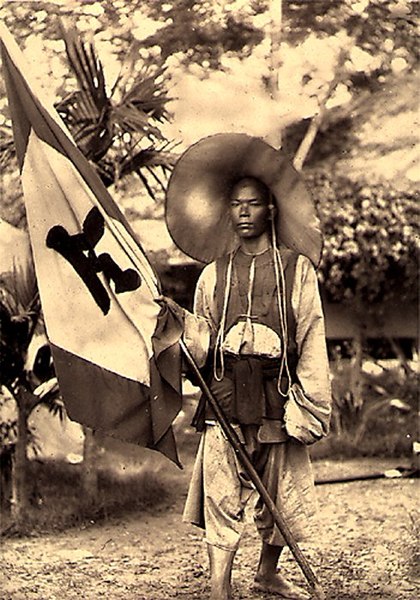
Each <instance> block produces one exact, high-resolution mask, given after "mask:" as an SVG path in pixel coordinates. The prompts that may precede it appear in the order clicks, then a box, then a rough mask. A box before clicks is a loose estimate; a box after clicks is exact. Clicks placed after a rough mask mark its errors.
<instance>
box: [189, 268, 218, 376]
mask: <svg viewBox="0 0 420 600" xmlns="http://www.w3.org/2000/svg"><path fill="white" fill-rule="evenodd" d="M215 281H216V269H215V265H214V263H212V264H210V265H208V266H207V267H205V268H204V269H203V272H202V273H201V275H200V277H199V279H198V282H197V286H196V289H195V295H194V313H190V312H188V311H187V310H185V311H184V335H183V338H184V341H185V344H186V345H187V348H188V350H189V351H190V352H191V354H192V355H193V357H194V359H195V361H196V363H197V365H198V366H199V367H202V366H203V365H204V363H205V362H206V358H207V354H208V351H209V347H210V339H211V336H212V333H213V332H214V331H215V329H216V324H215V320H214V287H215Z"/></svg>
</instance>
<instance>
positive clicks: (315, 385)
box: [292, 256, 331, 434]
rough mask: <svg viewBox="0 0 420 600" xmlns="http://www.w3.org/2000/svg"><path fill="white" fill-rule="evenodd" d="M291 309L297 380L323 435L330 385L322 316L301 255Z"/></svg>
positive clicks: (311, 270)
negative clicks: (294, 337)
mask: <svg viewBox="0 0 420 600" xmlns="http://www.w3.org/2000/svg"><path fill="white" fill-rule="evenodd" d="M292 308H293V311H294V313H295V317H296V343H297V350H298V357H299V358H298V364H297V376H298V380H299V383H300V385H301V387H302V390H303V392H304V395H305V397H306V398H307V400H308V402H309V403H311V404H312V407H311V408H313V410H314V413H315V414H316V415H317V417H318V418H319V419H320V420H321V422H322V423H321V425H322V430H323V432H324V434H325V433H327V432H328V429H329V421H330V415H331V384H330V375H329V364H328V355H327V346H326V339H325V325H324V315H323V310H322V305H321V298H320V294H319V289H318V281H317V277H316V273H315V269H314V268H313V266H312V263H311V262H310V261H309V259H307V258H306V257H304V256H299V258H298V261H297V264H296V274H295V283H294V287H293V292H292Z"/></svg>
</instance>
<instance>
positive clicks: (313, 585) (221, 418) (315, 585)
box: [180, 339, 325, 600]
mask: <svg viewBox="0 0 420 600" xmlns="http://www.w3.org/2000/svg"><path fill="white" fill-rule="evenodd" d="M180 347H181V350H182V352H183V354H184V357H185V359H186V361H187V363H188V365H189V367H190V368H191V370H192V372H193V373H194V375H195V377H196V378H197V381H198V383H199V386H200V388H201V390H202V392H203V393H204V394H205V396H206V398H207V400H208V402H209V404H210V406H211V408H212V409H213V411H214V414H215V416H216V419H217V420H218V422H219V424H220V426H221V428H222V430H223V432H224V434H225V435H226V437H227V439H228V441H229V443H230V445H231V446H232V448H233V450H234V452H235V454H236V455H237V457H238V459H239V460H240V462H241V463H242V465H243V467H244V468H245V470H246V472H247V474H248V476H249V478H250V480H251V481H252V483H253V484H254V486H255V488H256V489H257V491H258V493H259V494H260V496H261V498H262V500H263V502H264V503H265V505H266V506H267V508H268V510H269V511H270V513H271V515H272V517H273V519H274V522H275V523H276V525H277V527H278V528H279V530H280V533H281V534H282V536H283V537H284V539H285V541H286V543H287V545H288V546H289V548H290V551H291V552H292V554H293V556H294V558H295V560H296V562H297V563H298V565H299V567H300V568H301V570H302V572H303V574H304V576H305V577H306V580H307V582H308V584H309V587H310V589H311V592H312V594H313V595H314V597H315V598H317V599H318V600H325V593H324V591H323V589H322V587H321V584H320V583H319V581H318V579H317V577H316V575H315V573H314V572H313V570H312V568H311V566H310V564H309V562H308V560H307V558H306V557H305V556H304V555H303V553H302V551H301V549H300V548H299V546H298V544H297V542H296V540H295V539H294V537H293V534H292V532H291V531H290V528H289V526H288V524H287V523H286V521H285V519H284V517H283V515H282V514H281V513H280V511H279V510H278V508H277V506H276V505H275V503H274V502H273V500H272V498H271V497H270V495H269V493H268V492H267V490H266V488H265V486H264V484H263V482H262V481H261V478H260V476H259V475H258V473H257V471H256V470H255V467H254V465H253V464H252V461H251V459H250V456H249V454H248V452H247V450H246V448H245V447H244V445H243V444H242V443H241V441H240V439H239V437H238V435H237V433H236V431H235V430H234V429H233V427H232V426H231V424H230V423H229V421H228V420H227V418H226V416H225V414H224V412H223V410H222V408H221V407H220V405H219V402H218V401H217V399H216V398H215V396H214V394H213V393H212V391H211V390H210V388H209V387H208V385H207V383H206V382H205V380H204V378H203V376H202V374H201V372H200V370H199V368H198V367H197V364H196V362H195V360H194V358H193V357H192V355H191V353H190V351H189V350H188V348H187V346H186V345H185V342H184V341H183V340H182V339H181V340H180Z"/></svg>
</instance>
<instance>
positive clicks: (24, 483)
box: [12, 387, 29, 526]
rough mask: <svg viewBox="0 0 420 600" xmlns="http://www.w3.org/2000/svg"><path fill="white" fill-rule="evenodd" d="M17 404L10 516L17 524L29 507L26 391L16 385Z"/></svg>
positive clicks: (20, 521)
mask: <svg viewBox="0 0 420 600" xmlns="http://www.w3.org/2000/svg"><path fill="white" fill-rule="evenodd" d="M15 400H16V405H17V413H18V414H17V440H16V446H15V452H14V457H13V497H12V516H13V519H14V521H15V523H16V525H17V526H19V525H21V524H23V522H24V521H25V519H26V517H27V513H28V507H29V494H28V453H27V448H28V410H27V402H26V401H27V392H26V390H24V388H23V387H18V389H17V391H16V393H15Z"/></svg>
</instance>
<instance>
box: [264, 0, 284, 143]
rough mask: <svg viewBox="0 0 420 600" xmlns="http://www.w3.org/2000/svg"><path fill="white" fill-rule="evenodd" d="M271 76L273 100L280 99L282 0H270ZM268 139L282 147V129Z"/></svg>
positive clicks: (270, 88) (270, 83)
mask: <svg viewBox="0 0 420 600" xmlns="http://www.w3.org/2000/svg"><path fill="white" fill-rule="evenodd" d="M269 13H270V17H271V19H270V78H269V82H268V87H269V91H270V95H271V97H272V98H273V100H277V99H278V93H279V68H280V62H281V60H280V44H281V33H282V0H270V4H269ZM267 141H268V142H269V143H270V144H271V145H272V146H274V147H275V148H280V147H281V131H280V129H275V130H274V131H273V132H272V133H270V135H269V136H267Z"/></svg>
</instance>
